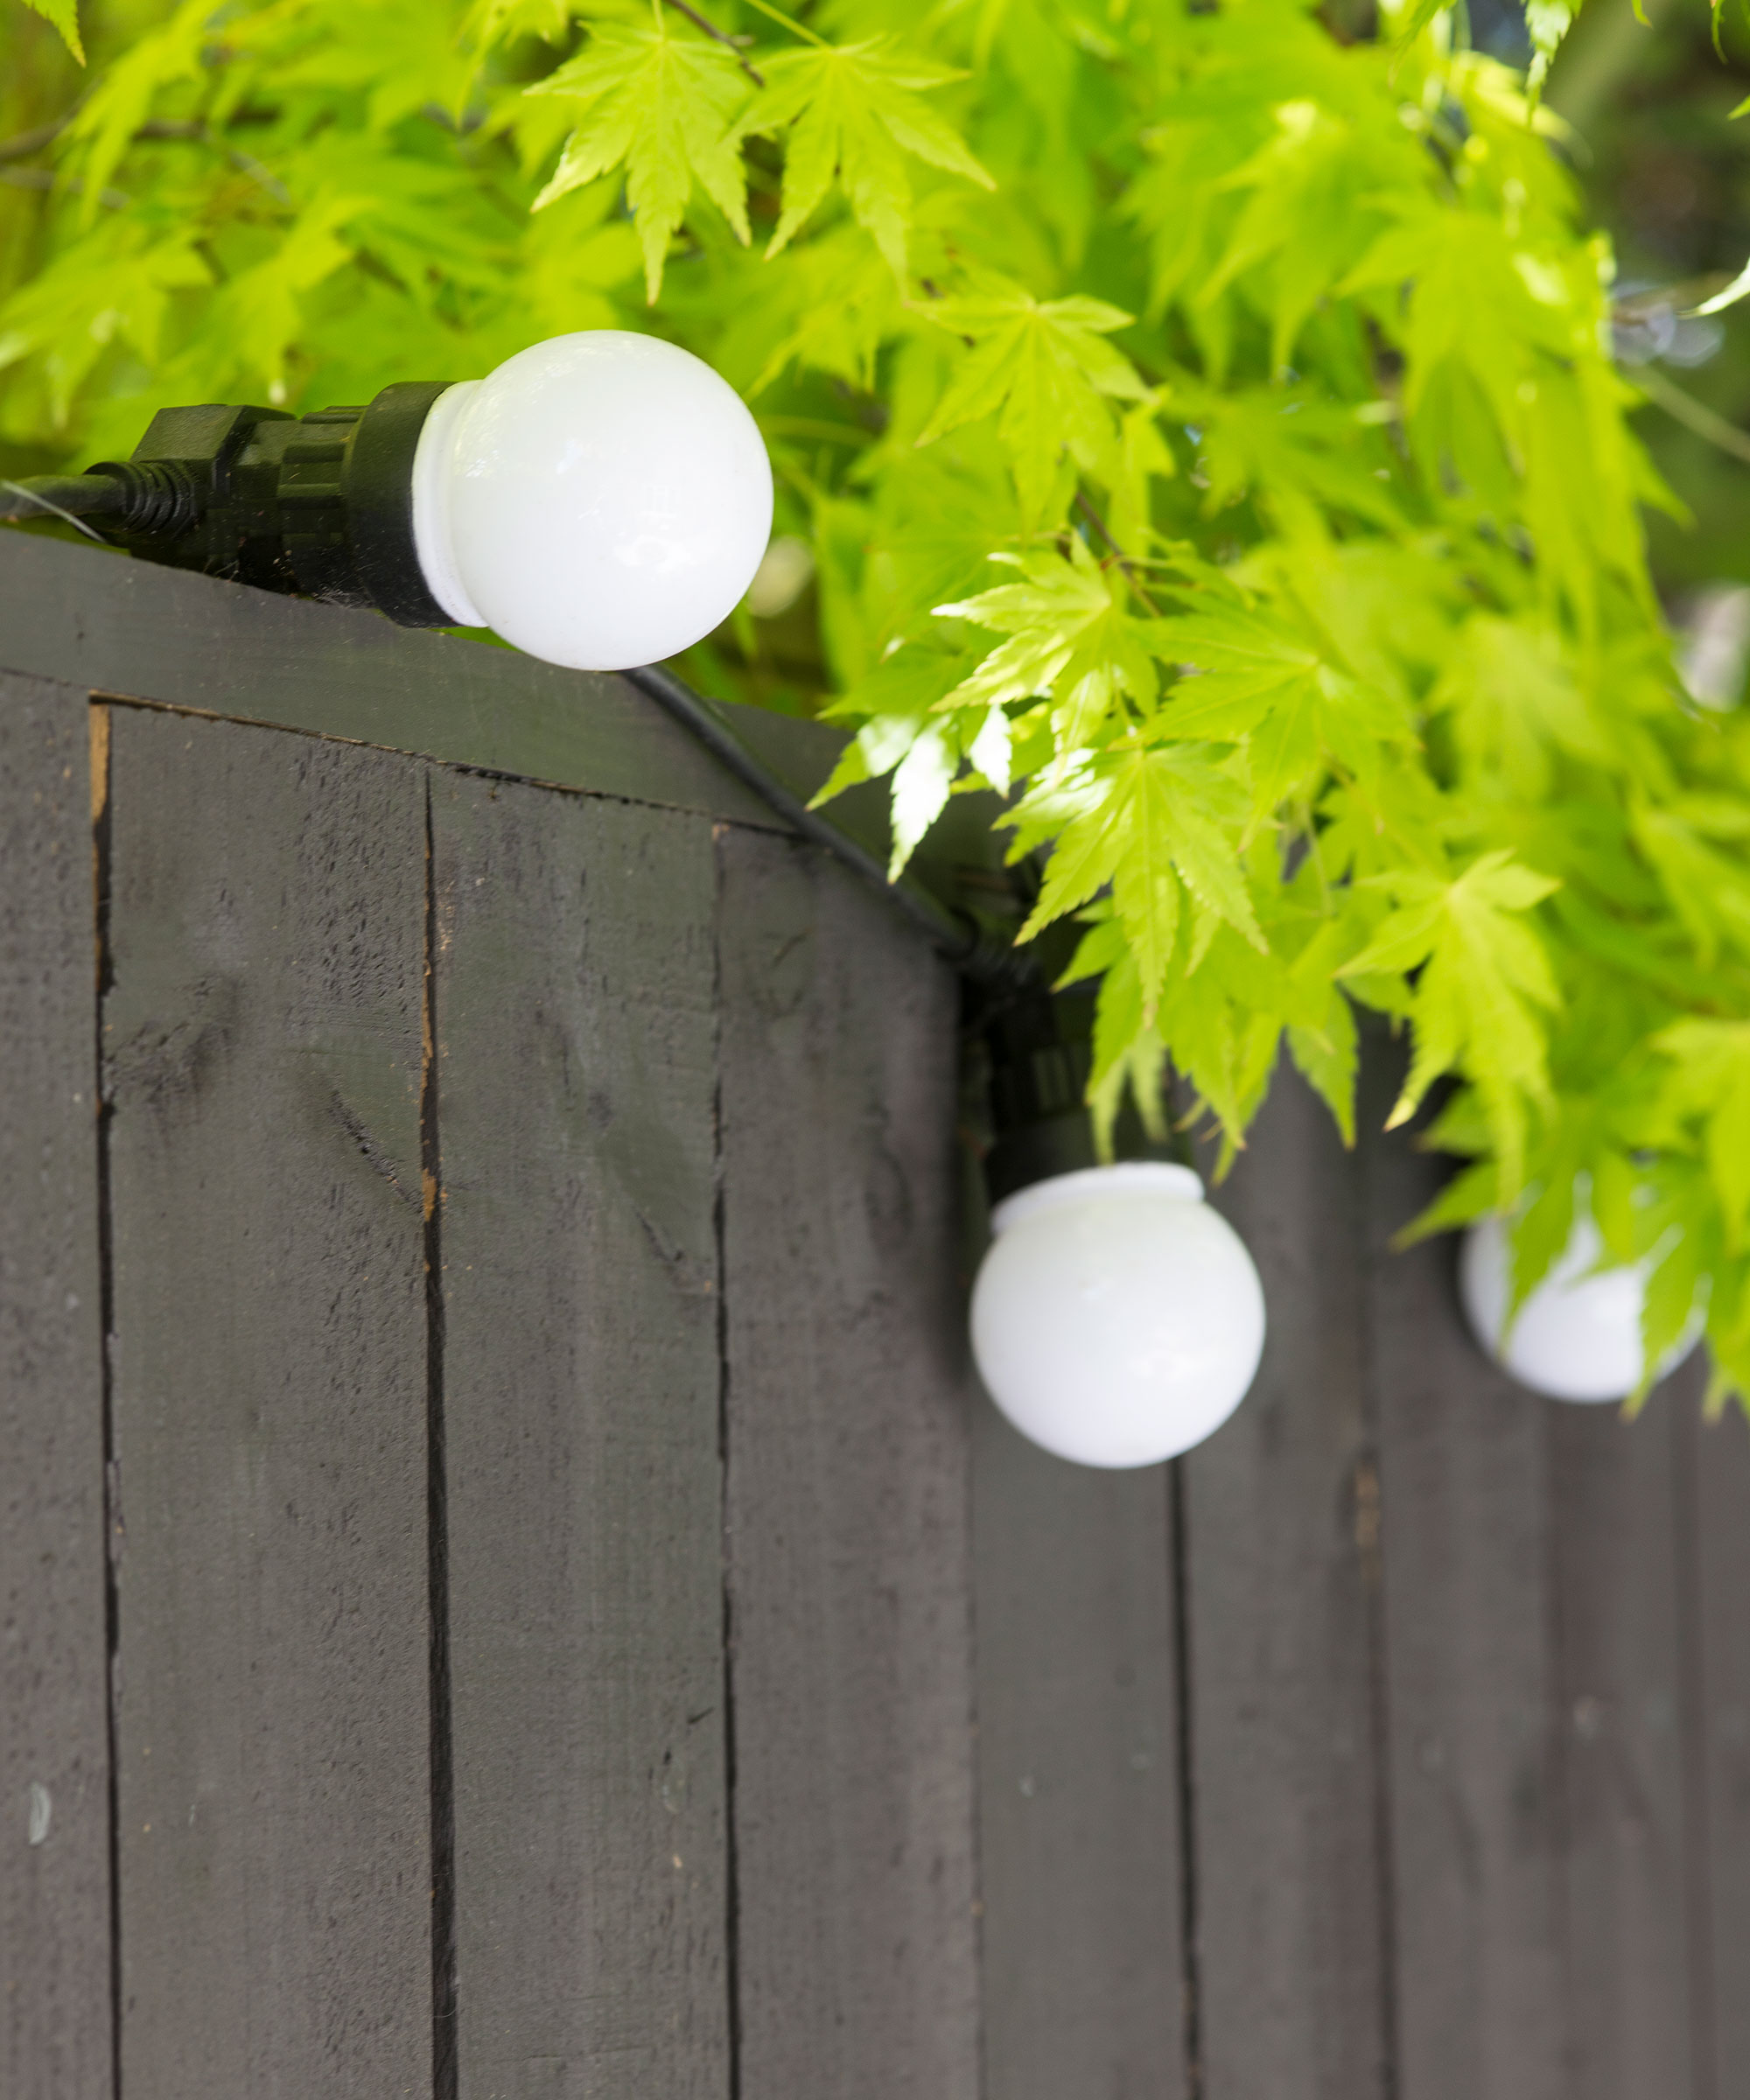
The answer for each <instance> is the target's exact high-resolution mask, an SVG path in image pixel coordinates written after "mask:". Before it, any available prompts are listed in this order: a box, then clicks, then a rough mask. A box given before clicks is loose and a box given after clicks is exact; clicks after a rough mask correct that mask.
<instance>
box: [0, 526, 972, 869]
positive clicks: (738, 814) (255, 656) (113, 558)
mask: <svg viewBox="0 0 1750 2100" xmlns="http://www.w3.org/2000/svg"><path fill="white" fill-rule="evenodd" d="M0 670H10V671H18V672H23V673H25V674H27V675H31V676H37V677H45V678H56V679H60V680H63V681H65V682H66V683H71V684H74V685H84V686H87V687H88V688H89V689H90V690H92V691H93V692H95V693H101V694H102V695H103V696H104V697H107V698H111V699H118V700H131V701H136V702H138V703H141V704H147V705H154V706H159V707H169V708H175V709H179V710H181V711H186V712H189V713H195V714H206V715H214V716H218V717H221V718H224V719H226V720H228V721H236V722H248V723H255V724H258V725H261V726H262V727H265V728H273V729H287V730H295V731H299V732H304V734H306V735H312V736H320V737H328V738H332V739H339V740H341V741H344V742H348V743H356V744H369V745H375V746H379V747H380V748H381V749H383V750H387V751H398V752H406V753H409V754H412V755H416V756H418V757H422V758H428V759H434V760H439V761H440V762H442V763H444V764H446V765H451V766H458V767H468V768H471V769H473V770H477V771H479V772H483V773H493V774H506V775H507V776H509V777H511V778H514V779H517V780H526V781H537V782H541V783H542V784H544V785H547V786H549V787H555V788H568V789H571V790H574V791H576V792H578V793H582V794H588V795H612V796H615V797H618V798H620V799H622V800H625V801H627V802H649V803H655V804H657V805H660V806H662V807H664V808H668V809H687V810H692V811H696V812H697V813H698V814H700V815H703V816H711V817H716V818H719V819H721V820H723V821H725V822H728V823H741V824H753V825H759V826H760V827H762V828H764V829H767V830H784V829H786V827H785V826H784V824H783V823H782V822H781V819H780V818H778V817H776V816H774V814H773V812H772V810H771V809H769V808H768V807H767V804H766V803H765V802H762V801H760V799H759V797H757V796H756V795H754V794H753V792H752V791H751V790H750V789H748V788H746V787H744V786H743V785H742V783H741V782H740V781H738V780H736V779H735V778H734V777H733V776H732V774H730V773H729V772H728V771H727V770H726V769H725V767H724V766H723V765H722V764H721V763H720V762H719V761H718V760H717V759H716V758H714V757H713V756H712V755H711V753H709V752H708V751H706V750H705V749H704V747H703V746H701V745H699V744H698V743H697V742H695V741H694V740H693V739H692V738H690V737H689V736H688V735H687V734H686V733H685V732H683V730H682V729H681V728H680V727H679V726H678V725H676V723H675V722H673V721H672V720H670V719H669V717H668V716H667V715H666V714H665V713H664V712H663V711H662V708H660V707H659V706H657V705H656V704H655V702H653V701H652V700H650V699H648V697H646V696H645V695H644V694H642V693H640V692H638V691H637V690H634V687H633V686H632V685H630V684H629V683H627V681H626V680H625V679H623V678H620V677H618V676H613V675H612V674H608V673H602V672H594V671H567V670H562V669H559V668H557V667H556V665H553V664H548V663H539V662H535V660H534V659H533V658H532V657H528V656H521V655H517V654H516V653H515V652H514V651H512V650H509V649H496V648H482V647H481V646H479V644H478V643H473V642H469V641H458V639H456V638H455V637H454V636H451V635H447V634H430V633H426V632H423V631H422V630H418V629H414V628H409V627H395V626H393V625H392V624H391V623H390V622H389V621H388V620H384V619H382V618H381V617H380V616H379V615H378V614H376V613H367V612H355V611H353V610H351V609H348V608H346V607H343V606H326V605H318V604H315V603H313V602H311V601H309V600H306V599H298V598H280V597H276V596H274V595H272V594H271V593H269V592H267V591H255V590H251V589H249V588H248V586H246V585H244V584H230V583H222V582H220V581H218V580H216V579H215V578H214V577H206V576H198V575H195V574H193V573H192V572H189V571H186V570H176V569H164V568H158V567H156V566H153V565H151V564H150V563H144V562H137V561H133V560H130V559H129V558H128V557H126V556H120V555H117V554H115V553H113V552H111V551H110V550H109V549H98V548H95V547H83V546H74V545H72V544H70V543H69V542H66V541H63V540H55V539H49V538H45V537H42V536H40V535H36V534H31V533H24V532H0ZM718 705H719V706H720V708H721V711H722V713H723V715H724V717H725V720H726V721H727V722H728V724H729V725H730V726H731V728H732V730H733V732H734V733H735V735H736V736H737V737H738V738H739V739H740V740H741V741H742V742H743V743H744V744H745V745H746V747H747V748H748V750H749V751H750V752H752V753H753V755H754V756H755V757H756V758H757V759H758V760H760V762H761V763H762V764H763V765H765V766H766V767H767V768H769V769H770V770H771V771H772V772H774V773H775V774H778V775H779V776H780V777H781V779H782V780H783V781H785V782H786V783H787V784H788V786H790V787H792V788H795V791H796V793H797V794H798V795H799V796H800V797H802V798H804V799H806V798H807V797H808V796H809V795H812V794H813V793H814V792H815V791H816V789H817V788H819V787H820V786H821V785H822V783H823V781H825V780H826V778H827V776H828V774H830V772H831V770H832V768H833V767H834V765H835V764H836V763H837V760H838V755H839V753H840V752H841V751H842V750H843V749H844V745H845V742H846V739H845V736H844V733H843V732H839V731H836V730H831V729H829V728H828V727H826V725H824V724H822V723H816V722H805V721H801V720H798V719H796V718H793V717H789V716H785V715H776V714H768V713H767V712H765V711H762V710H760V709H759V708H752V707H745V706H741V705H739V704H735V703H732V702H722V703H718ZM957 799H958V800H960V801H962V802H964V801H965V800H966V799H968V798H957ZM980 799H982V798H980ZM955 814H956V815H958V816H962V820H963V821H962V822H961V823H958V824H956V825H955V826H954V827H953V830H954V832H955V833H956V834H958V833H964V834H965V836H964V837H953V839H952V843H951V844H950V841H949V837H944V838H943V839H942V841H941V842H938V843H937V844H936V845H935V849H934V850H933V851H929V852H926V853H925V854H923V855H921V859H922V860H923V861H924V862H925V863H928V862H930V861H933V860H938V861H942V862H951V861H953V860H955V859H966V860H971V861H978V862H983V861H985V860H987V859H988V858H989V856H990V851H991V849H990V847H989V845H988V844H980V843H978V841H977V833H978V832H979V831H982V830H983V829H984V825H983V823H982V822H981V823H977V825H971V824H969V823H967V822H966V816H968V815H970V813H963V812H955ZM833 816H834V820H835V822H836V823H837V824H838V826H839V827H840V829H841V830H844V831H846V832H848V833H850V834H851V836H852V837H854V838H856V839H858V841H859V842H860V843H862V844H866V845H867V846H869V847H870V848H871V850H872V851H875V852H876V853H878V854H879V856H880V857H881V858H883V859H885V858H886V851H887V840H888V828H887V814H886V789H885V788H884V787H882V786H881V785H879V784H878V783H869V784H866V785H865V786H864V787H862V788H852V789H851V790H850V791H849V792H848V793H847V794H845V795H843V796H841V797H840V798H839V799H838V800H837V802H835V803H834V805H833Z"/></svg>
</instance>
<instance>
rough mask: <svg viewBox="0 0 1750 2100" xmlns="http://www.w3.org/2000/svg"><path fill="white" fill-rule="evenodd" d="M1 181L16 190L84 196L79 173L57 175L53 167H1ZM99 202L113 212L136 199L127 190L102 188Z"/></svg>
mask: <svg viewBox="0 0 1750 2100" xmlns="http://www.w3.org/2000/svg"><path fill="white" fill-rule="evenodd" d="M0 182H7V183H11V186H12V187H13V188H14V189H15V190H65V191H66V193H67V194H68V195H69V196H70V197H82V196H84V194H85V184H84V183H83V181H82V180H81V179H80V177H78V176H77V175H57V174H56V173H55V172H54V170H53V169H52V168H4V167H0ZM97 201H98V203H99V204H107V205H108V206H109V209H110V210H111V211H112V212H125V211H126V210H127V208H128V207H129V206H130V204H131V203H132V202H133V201H134V200H133V199H132V198H131V197H130V196H129V194H128V193H127V192H126V191H125V190H111V189H107V188H106V189H102V190H99V191H98V193H97Z"/></svg>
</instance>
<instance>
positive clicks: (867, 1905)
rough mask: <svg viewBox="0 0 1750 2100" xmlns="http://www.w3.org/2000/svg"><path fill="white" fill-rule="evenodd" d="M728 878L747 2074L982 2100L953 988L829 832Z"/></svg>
mask: <svg viewBox="0 0 1750 2100" xmlns="http://www.w3.org/2000/svg"><path fill="white" fill-rule="evenodd" d="M721 868H722V886H721V893H720V905H719V913H720V915H719V928H720V932H719V942H720V957H721V972H722V977H721V985H722V991H721V1005H720V1010H719V1011H720V1016H721V1029H722V1049H721V1070H722V1158H723V1177H724V1179H723V1189H724V1249H725V1257H724V1261H725V1290H726V1293H727V1303H726V1311H727V1358H728V1378H729V1386H728V1402H729V1405H728V1432H727V1455H728V1510H729V1556H730V1572H731V1602H732V1620H731V1641H732V1651H731V1662H732V1691H733V1698H734V1713H735V1726H734V1773H735V1787H734V1818H735V1844H736V1859H737V1887H738V1901H737V1917H738V1939H737V1957H736V1958H737V1966H738V1977H739V2027H740V2040H741V2051H742V2054H741V2063H740V2090H741V2091H742V2093H744V2094H745V2095H746V2096H748V2100H753V2096H756V2095H757V2096H760V2100H818V2096H822V2095H825V2094H830V2095H832V2096H833V2100H972V2096H973V2095H974V2094H975V2093H976V2092H977V2087H978V2061H977V1964H976V1937H977V1936H976V1920H975V1918H974V1915H973V1908H972V1907H973V1902H974V1898H975V1886H974V1874H973V1857H972V1849H973V1848H972V1821H973V1770H972V1768H973V1742H972V1733H971V1729H972V1683H971V1671H972V1659H971V1640H970V1631H971V1629H970V1615H969V1610H968V1602H969V1586H970V1541H969V1537H968V1530H969V1522H968V1494H967V1408H968V1404H969V1380H968V1376H967V1370H966V1361H965V1353H966V1345H965V1340H964V1334H965V1325H964V1314H963V1306H962V1301H961V1298H960V1292H959V1289H958V1285H957V1283H956V1273H955V1271H956V1235H955V1230H954V1221H953V1217H952V1209H953V1203H952V1190H953V1187H954V1176H953V1172H952V1167H953V1145H954V1134H953V1133H954V1115H955V1096H956V1084H955V1057H954V998H955V994H954V986H953V984H952V981H951V979H950V977H949V974H948V972H947V971H946V970H943V969H942V968H941V967H940V966H939V965H938V964H936V963H935V962H934V961H933V960H932V958H931V957H930V956H929V954H928V950H927V949H926V948H925V947H924V945H923V943H922V942H921V941H919V940H917V939H915V938H914V936H912V935H910V934H909V933H907V931H906V930H904V929H903V928H899V927H897V926H896V925H895V924H893V921H892V920H891V917H890V914H889V913H888V911H887V908H886V907H885V906H884V904H883V903H882V901H881V900H880V899H879V898H876V897H872V896H867V895H865V894H863V893H860V892H858V891H857V890H855V889H853V887H852V886H851V885H850V883H849V882H848V881H846V880H845V879H844V878H843V877H842V876H841V875H840V874H839V873H838V872H837V871H836V870H834V869H832V868H830V866H828V865H825V864H824V863H823V860H822V859H821V858H819V857H817V856H816V855H815V854H814V853H813V852H812V851H809V850H806V849H802V848H799V847H796V846H794V845H792V844H788V842H785V841H782V840H779V839H776V838H773V837H764V836H760V835H756V834H750V833H743V832H737V831H730V832H727V833H726V834H725V836H724V837H723V839H722V846H721Z"/></svg>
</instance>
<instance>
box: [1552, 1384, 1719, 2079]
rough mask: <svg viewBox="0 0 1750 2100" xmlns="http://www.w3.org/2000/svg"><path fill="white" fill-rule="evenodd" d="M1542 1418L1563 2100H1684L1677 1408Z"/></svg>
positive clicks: (1556, 1407)
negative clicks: (1553, 1619) (1558, 1800)
mask: <svg viewBox="0 0 1750 2100" xmlns="http://www.w3.org/2000/svg"><path fill="white" fill-rule="evenodd" d="M1529 1404H1531V1405H1534V1406H1535V1405H1538V1404H1539V1403H1537V1402H1536V1401H1531V1402H1530V1403H1529ZM1542 1404H1543V1405H1544V1406H1547V1407H1548V1409H1549V1411H1550V1448H1551V1466H1550V1470H1551V1507H1552V1510H1553V1514H1554V1520H1555V1530H1556V1581H1557V1586H1558V1590H1557V1606H1556V1613H1557V1627H1558V1642H1559V1652H1560V1670H1561V1695H1560V1696H1561V1717H1562V1722H1563V1736H1564V1743H1565V1758H1564V1764H1565V1771H1564V1793H1565V1821H1566V1838H1567V1844H1566V1868H1567V1872H1566V1883H1567V1915H1566V1921H1565V1923H1566V1938H1567V1976H1566V1984H1567V1992H1566V1996H1567V2005H1568V2025H1569V2051H1570V2062H1571V2065H1572V2074H1571V2075H1572V2092H1573V2093H1574V2094H1575V2096H1576V2100H1580V2096H1584V2100H1631V2096H1640V2095H1644V2094H1647V2093H1650V2092H1670V2093H1680V2094H1684V2095H1689V2094H1693V2093H1696V2092H1697V2091H1698V2084H1697V2051H1696V2039H1697V2038H1696V2036H1695V2033H1694V2031H1693V2026H1692V2004H1691V1981H1692V1964H1694V1962H1695V1961H1696V1959H1697V1958H1698V1957H1702V1958H1705V1950H1701V1949H1697V1948H1693V1947H1692V1946H1691V1937H1692V1930H1693V1923H1694V1919H1693V1912H1692V1908H1691V1874H1692V1873H1693V1871H1694V1867H1695V1865H1696V1864H1697V1862H1696V1851H1697V1847H1696V1845H1695V1838H1696V1835H1697V1833H1696V1832H1695V1831H1692V1829H1691V1816H1692V1813H1693V1810H1692V1806H1691V1803H1689V1802H1688V1801H1687V1800H1686V1797H1685V1796H1686V1789H1685V1784H1684V1781H1685V1764H1686V1759H1685V1755H1684V1743H1683V1740H1682V1723H1683V1718H1684V1706H1685V1703H1686V1702H1685V1698H1684V1684H1683V1670H1684V1658H1685V1653H1686V1649H1687V1648H1688V1643H1687V1642H1686V1640H1685V1638H1684V1628H1683V1625H1682V1614H1683V1610H1684V1599H1683V1597H1682V1586H1681V1584H1680V1578H1679V1570H1680V1558H1681V1547H1680V1544H1679V1538H1678V1533H1677V1489H1678V1482H1677V1437H1676V1435H1675V1434H1674V1430H1675V1424H1674V1419H1673V1414H1674V1409H1675V1407H1676V1406H1677V1405H1678V1404H1681V1403H1680V1402H1678V1400H1677V1397H1676V1396H1675V1395H1674V1394H1673V1393H1672V1392H1671V1391H1670V1390H1669V1389H1667V1390H1662V1391H1658V1392H1656V1393H1655V1394H1654V1396H1653V1397H1652V1398H1651V1399H1650V1400H1649V1404H1648V1406H1647V1409H1646V1410H1645V1411H1643V1413H1642V1415H1641V1417H1640V1418H1639V1419H1638V1420H1637V1421H1635V1422H1634V1423H1632V1424H1625V1423H1624V1422H1623V1420H1622V1418H1621V1415H1620V1414H1619V1412H1618V1411H1617V1410H1616V1409H1615V1408H1614V1407H1609V1406H1604V1407H1582V1406H1574V1405H1572V1404H1563V1403H1560V1402H1545V1403H1542ZM1691 1404H1693V1403H1692V1401H1691ZM1695 1806H1697V1807H1698V1806H1699V1804H1695Z"/></svg>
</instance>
